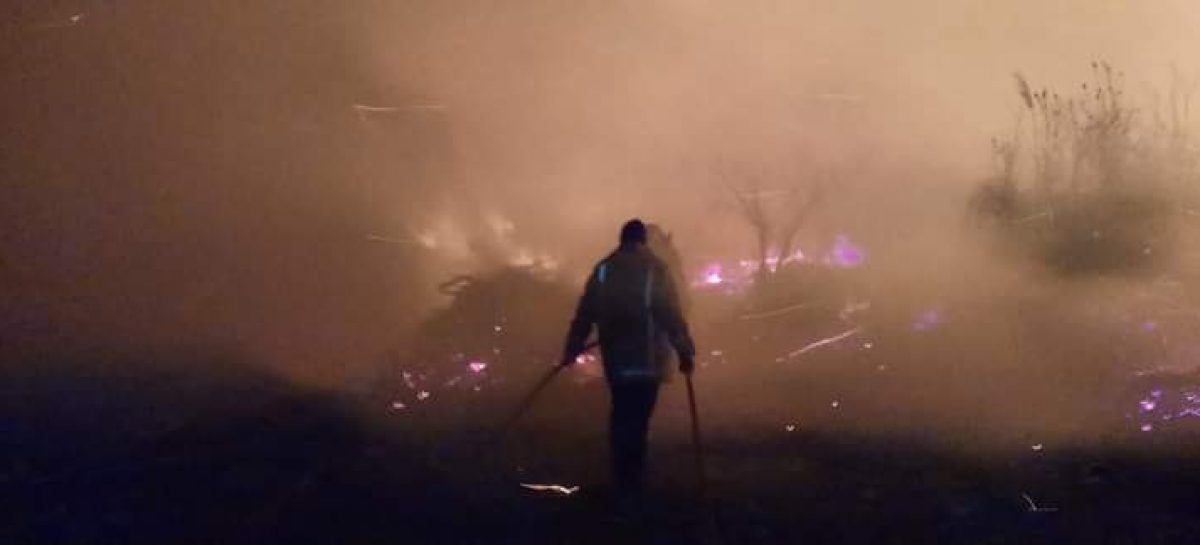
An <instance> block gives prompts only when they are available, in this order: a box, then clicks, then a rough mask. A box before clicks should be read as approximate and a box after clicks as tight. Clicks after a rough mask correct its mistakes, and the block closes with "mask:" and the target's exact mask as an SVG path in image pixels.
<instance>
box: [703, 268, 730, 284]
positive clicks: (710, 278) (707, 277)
mask: <svg viewBox="0 0 1200 545" xmlns="http://www.w3.org/2000/svg"><path fill="white" fill-rule="evenodd" d="M724 281H725V278H724V277H723V276H722V275H721V265H720V264H714V265H709V266H708V268H707V269H705V270H704V283H705V284H708V285H710V286H715V285H717V284H720V283H721V282H724Z"/></svg>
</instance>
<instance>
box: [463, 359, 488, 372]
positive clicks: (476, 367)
mask: <svg viewBox="0 0 1200 545" xmlns="http://www.w3.org/2000/svg"><path fill="white" fill-rule="evenodd" d="M487 366H488V364H487V363H485V362H482V361H479V360H473V361H471V363H468V364H467V369H470V370H471V372H472V373H482V372H483V371H484V370H485V369H487Z"/></svg>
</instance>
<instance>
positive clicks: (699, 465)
mask: <svg viewBox="0 0 1200 545" xmlns="http://www.w3.org/2000/svg"><path fill="white" fill-rule="evenodd" d="M685 377H686V378H687V395H688V411H689V412H690V413H691V415H692V450H693V454H694V455H695V461H696V485H697V487H698V488H699V492H700V497H701V498H704V497H705V496H706V493H707V484H708V482H707V478H706V476H705V472H704V443H703V442H702V441H701V440H700V413H699V411H697V410H696V388H695V387H693V386H692V374H691V373H688V374H686V375H685Z"/></svg>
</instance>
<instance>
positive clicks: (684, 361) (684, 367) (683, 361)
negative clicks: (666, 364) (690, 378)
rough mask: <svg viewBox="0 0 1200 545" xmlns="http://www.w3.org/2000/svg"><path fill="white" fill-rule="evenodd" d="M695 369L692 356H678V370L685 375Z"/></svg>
mask: <svg viewBox="0 0 1200 545" xmlns="http://www.w3.org/2000/svg"><path fill="white" fill-rule="evenodd" d="M695 370H696V360H695V358H693V357H692V356H680V357H679V371H680V372H682V373H683V374H685V375H690V374H692V371H695Z"/></svg>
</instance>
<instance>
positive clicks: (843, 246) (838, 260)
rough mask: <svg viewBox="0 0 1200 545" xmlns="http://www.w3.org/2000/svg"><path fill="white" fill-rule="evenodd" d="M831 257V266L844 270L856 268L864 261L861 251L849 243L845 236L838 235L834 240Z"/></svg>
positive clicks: (864, 257) (864, 256)
mask: <svg viewBox="0 0 1200 545" xmlns="http://www.w3.org/2000/svg"><path fill="white" fill-rule="evenodd" d="M831 257H832V262H833V265H836V266H838V267H844V268H853V267H857V266H859V265H862V264H863V262H864V261H866V255H865V254H864V253H863V251H862V249H861V248H859V247H858V246H855V245H854V243H852V242H850V238H849V237H847V236H846V235H838V236H837V238H836V239H835V240H834V243H833V252H832V256H831Z"/></svg>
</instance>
